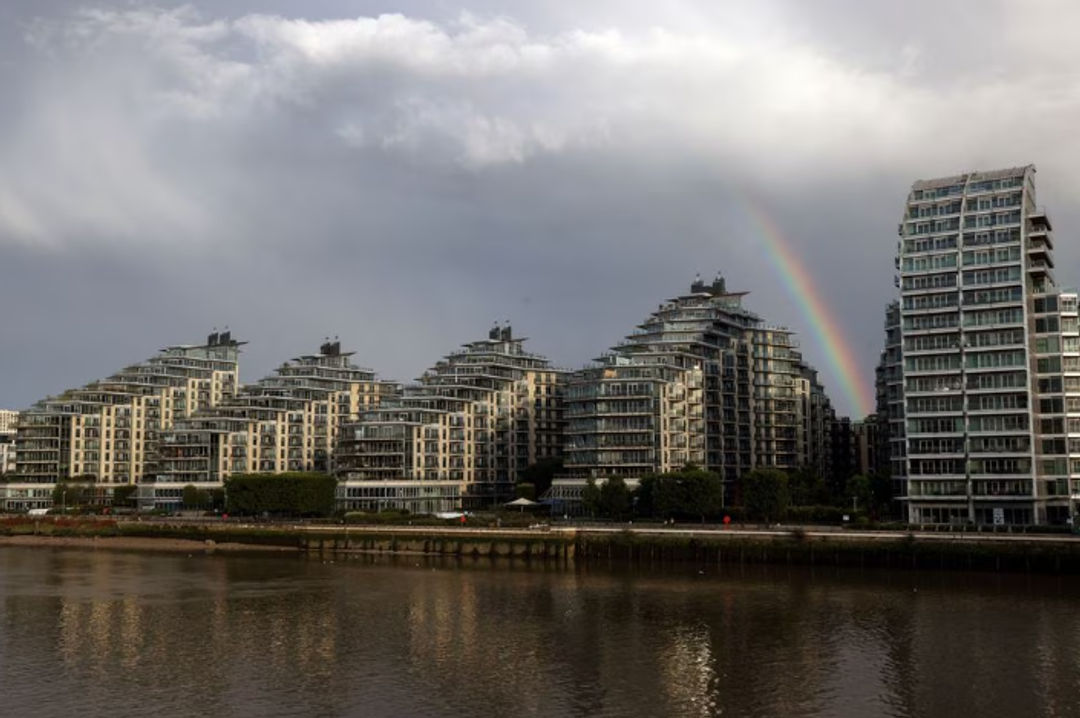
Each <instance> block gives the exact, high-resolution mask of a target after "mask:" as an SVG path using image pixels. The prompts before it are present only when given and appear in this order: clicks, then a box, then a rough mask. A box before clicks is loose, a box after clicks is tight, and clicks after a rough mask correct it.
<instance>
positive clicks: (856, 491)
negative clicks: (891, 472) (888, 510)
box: [845, 474, 874, 512]
mask: <svg viewBox="0 0 1080 718" xmlns="http://www.w3.org/2000/svg"><path fill="white" fill-rule="evenodd" d="M845 493H846V494H847V497H848V499H854V502H853V503H854V504H855V506H854V507H853V508H859V509H862V510H864V511H866V512H870V511H871V509H873V508H874V506H873V503H874V495H873V492H872V490H871V486H870V477H868V476H864V475H863V474H855V475H854V476H852V477H851V478H849V479H848V480H847V488H846V490H845Z"/></svg>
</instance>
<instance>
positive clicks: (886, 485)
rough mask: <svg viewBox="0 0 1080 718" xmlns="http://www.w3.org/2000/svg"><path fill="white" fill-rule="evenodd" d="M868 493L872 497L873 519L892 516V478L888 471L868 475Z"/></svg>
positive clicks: (893, 505)
mask: <svg viewBox="0 0 1080 718" xmlns="http://www.w3.org/2000/svg"><path fill="white" fill-rule="evenodd" d="M870 493H871V495H872V497H873V503H872V508H873V512H872V513H873V515H874V517H875V518H879V517H882V516H892V515H893V512H894V510H895V508H894V507H895V504H894V503H893V482H892V476H891V475H890V474H889V472H888V471H875V472H874V473H873V474H871V475H870Z"/></svg>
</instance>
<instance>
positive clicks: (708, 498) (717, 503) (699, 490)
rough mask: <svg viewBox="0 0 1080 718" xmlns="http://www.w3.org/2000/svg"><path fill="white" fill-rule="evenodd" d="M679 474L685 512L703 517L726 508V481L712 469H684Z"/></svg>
mask: <svg viewBox="0 0 1080 718" xmlns="http://www.w3.org/2000/svg"><path fill="white" fill-rule="evenodd" d="M677 476H678V481H679V482H680V483H681V484H682V492H681V493H682V499H683V506H682V510H683V512H684V513H687V514H690V515H694V514H696V515H697V516H698V517H700V518H701V522H702V523H705V517H706V516H714V515H716V514H718V513H720V512H721V511H722V510H723V508H724V482H723V480H722V479H721V478H720V476H719V475H718V474H716V473H714V472H712V471H702V470H701V469H693V470H689V471H687V470H683V471H682V472H680V473H679V474H677Z"/></svg>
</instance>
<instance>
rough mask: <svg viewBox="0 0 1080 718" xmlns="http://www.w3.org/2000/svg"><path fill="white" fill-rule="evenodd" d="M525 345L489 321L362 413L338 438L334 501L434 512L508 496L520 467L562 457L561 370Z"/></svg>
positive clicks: (357, 506)
mask: <svg viewBox="0 0 1080 718" xmlns="http://www.w3.org/2000/svg"><path fill="white" fill-rule="evenodd" d="M525 341H526V340H525V339H524V338H520V337H515V336H514V335H513V331H512V329H511V327H509V326H505V327H495V328H493V329H492V330H491V331H490V332H489V334H488V338H487V339H484V340H480V341H474V342H470V343H468V344H465V345H464V346H463V347H462V348H461V349H460V350H458V351H455V352H452V353H451V354H449V355H447V356H446V357H445V358H443V359H442V360H441V361H439V362H438V363H436V364H435V366H433V367H432V368H431V369H430V370H428V371H427V372H425V374H424V375H423V376H422V377H420V379H419V380H418V382H417V383H416V384H413V385H410V386H407V387H405V389H404V390H403V393H402V396H401V397H400V398H399V399H397V400H395V401H391V402H389V403H387V404H385V405H383V406H381V407H379V408H376V409H373V410H370V411H366V412H362V414H361V416H360V418H359V421H357V422H355V423H354V424H351V425H350V426H348V427H347V428H346V429H345V430H344V431H343V432H342V437H341V440H340V441H339V443H338V452H337V464H336V474H337V475H338V477H339V488H338V496H339V504H340V505H341V506H342V507H343V508H347V509H364V510H372V509H376V510H377V509H381V508H389V507H395V508H404V509H408V510H410V511H414V512H432V511H445V510H454V509H461V508H477V507H482V506H489V505H491V504H495V503H498V502H502V501H506V500H509V499H511V498H513V490H514V484H515V483H516V482H517V480H518V476H519V474H520V473H521V471H522V470H523V469H525V468H526V467H527V466H529V465H530V464H533V463H535V462H537V461H539V460H540V459H544V458H554V457H558V456H559V455H560V453H561V436H562V397H561V393H562V387H563V378H564V375H565V372H563V371H561V370H559V369H555V368H554V367H552V366H551V364H550V362H549V361H548V360H547V359H546V358H544V357H542V356H539V355H536V354H531V353H529V352H527V351H525V349H524V342H525Z"/></svg>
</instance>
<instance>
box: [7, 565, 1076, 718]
mask: <svg viewBox="0 0 1080 718" xmlns="http://www.w3.org/2000/svg"><path fill="white" fill-rule="evenodd" d="M0 605H2V610H0V714H2V715H5V716H8V715H10V716H24V715H84V716H96V715H108V716H144V715H155V714H157V715H160V716H187V715H192V716H194V715H212V716H309V715H320V716H337V715H356V716H361V715H364V716H413V715H417V716H425V715H430V716H436V715H457V716H480V715H482V716H504V715H603V716H629V715H648V716H667V715H686V716H694V715H728V716H795V717H799V716H826V715H828V716H833V715H835V716H869V715H891V716H1034V715H1052V716H1067V715H1076V716H1080V583H1078V582H1077V581H1076V580H1073V579H1058V578H1052V577H1042V576H1040V577H1031V576H1016V575H1010V576H999V575H986V574H940V573H888V572H881V571H874V572H871V571H855V572H848V571H843V572H840V571H830V570H820V569H818V570H816V571H811V570H808V569H807V570H803V569H795V568H787V567H749V568H746V569H743V570H740V569H739V568H738V567H726V568H725V569H724V570H722V571H721V570H718V569H716V568H715V567H710V568H709V569H708V570H707V572H706V574H705V575H699V574H698V572H697V569H696V568H689V567H688V568H686V569H681V570H675V571H669V572H667V573H664V574H656V573H645V572H636V573H635V572H632V571H616V570H601V569H589V570H585V569H578V570H576V571H575V570H573V569H566V568H555V567H544V566H542V565H541V566H537V565H535V564H534V565H532V566H527V565H525V564H507V563H500V564H494V565H493V564H490V563H488V562H486V561H481V562H476V563H473V562H471V561H467V562H463V563H456V562H448V561H435V562H427V561H423V560H418V559H415V558H414V559H406V560H400V559H399V560H397V561H393V562H391V561H389V560H375V559H372V558H359V559H351V560H345V561H342V560H337V561H336V562H334V563H332V564H331V563H323V562H322V561H319V560H316V559H308V558H299V557H293V556H266V555H245V556H237V555H231V556H223V555H202V554H199V555H195V556H191V557H189V556H188V555H187V554H159V553H137V552H130V553H129V552H116V551H89V550H72V549H50V548H21V547H0Z"/></svg>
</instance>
